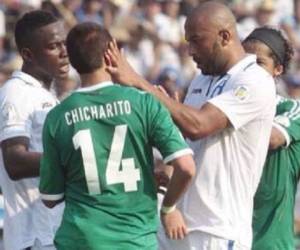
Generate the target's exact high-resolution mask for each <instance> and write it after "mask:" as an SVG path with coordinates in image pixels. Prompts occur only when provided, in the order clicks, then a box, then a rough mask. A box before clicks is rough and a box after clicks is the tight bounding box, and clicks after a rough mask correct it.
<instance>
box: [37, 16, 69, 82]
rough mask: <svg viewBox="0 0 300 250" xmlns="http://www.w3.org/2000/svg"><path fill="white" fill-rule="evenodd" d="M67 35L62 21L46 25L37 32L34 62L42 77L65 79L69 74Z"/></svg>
mask: <svg viewBox="0 0 300 250" xmlns="http://www.w3.org/2000/svg"><path fill="white" fill-rule="evenodd" d="M65 36H66V32H65V31H64V27H63V24H62V23H61V22H55V23H52V24H49V25H46V26H44V27H41V28H40V29H38V30H37V31H36V32H35V38H36V39H35V42H34V46H33V48H32V52H33V62H34V64H35V67H36V68H37V72H38V74H39V75H40V77H41V78H47V77H48V78H49V77H50V78H57V79H65V78H66V77H67V76H68V72H69V60H68V56H67V50H66V46H65Z"/></svg>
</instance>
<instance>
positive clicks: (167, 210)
mask: <svg viewBox="0 0 300 250" xmlns="http://www.w3.org/2000/svg"><path fill="white" fill-rule="evenodd" d="M175 209H176V204H175V205H173V206H164V205H162V207H161V209H160V211H161V213H163V214H169V213H172V212H174V211H175Z"/></svg>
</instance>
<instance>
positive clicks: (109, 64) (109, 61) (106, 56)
mask: <svg viewBox="0 0 300 250" xmlns="http://www.w3.org/2000/svg"><path fill="white" fill-rule="evenodd" d="M104 59H105V63H106V65H107V66H112V62H111V60H110V57H109V54H108V53H107V52H105V53H104Z"/></svg>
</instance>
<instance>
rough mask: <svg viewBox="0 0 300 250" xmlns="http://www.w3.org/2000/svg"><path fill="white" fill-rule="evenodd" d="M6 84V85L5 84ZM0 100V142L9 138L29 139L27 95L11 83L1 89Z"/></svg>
mask: <svg viewBox="0 0 300 250" xmlns="http://www.w3.org/2000/svg"><path fill="white" fill-rule="evenodd" d="M6 84H8V83H6ZM2 91H3V92H2V93H1V95H2V98H1V99H2V100H0V142H1V141H4V140H6V139H9V138H13V137H18V136H25V137H30V131H31V125H32V120H31V113H32V111H31V101H30V98H29V97H28V93H26V91H25V90H24V89H23V88H22V87H20V86H18V84H17V83H16V84H15V83H14V82H12V83H9V86H6V87H5V88H4V87H3V89H2Z"/></svg>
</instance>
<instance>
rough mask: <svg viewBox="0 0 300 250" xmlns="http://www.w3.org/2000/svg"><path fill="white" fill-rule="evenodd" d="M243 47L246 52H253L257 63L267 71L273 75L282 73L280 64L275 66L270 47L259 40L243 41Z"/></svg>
mask: <svg viewBox="0 0 300 250" xmlns="http://www.w3.org/2000/svg"><path fill="white" fill-rule="evenodd" d="M243 46H244V49H245V51H246V52H247V53H251V54H255V55H256V58H257V59H256V60H257V63H258V64H259V65H260V66H261V67H263V68H264V69H265V70H266V71H268V72H269V73H270V74H271V75H272V76H273V77H275V76H279V75H281V74H282V66H281V65H279V66H276V65H275V62H274V59H273V58H272V56H271V55H272V52H271V50H270V48H269V47H268V46H267V45H265V44H264V43H262V42H259V41H255V42H253V41H248V42H245V43H243Z"/></svg>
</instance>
